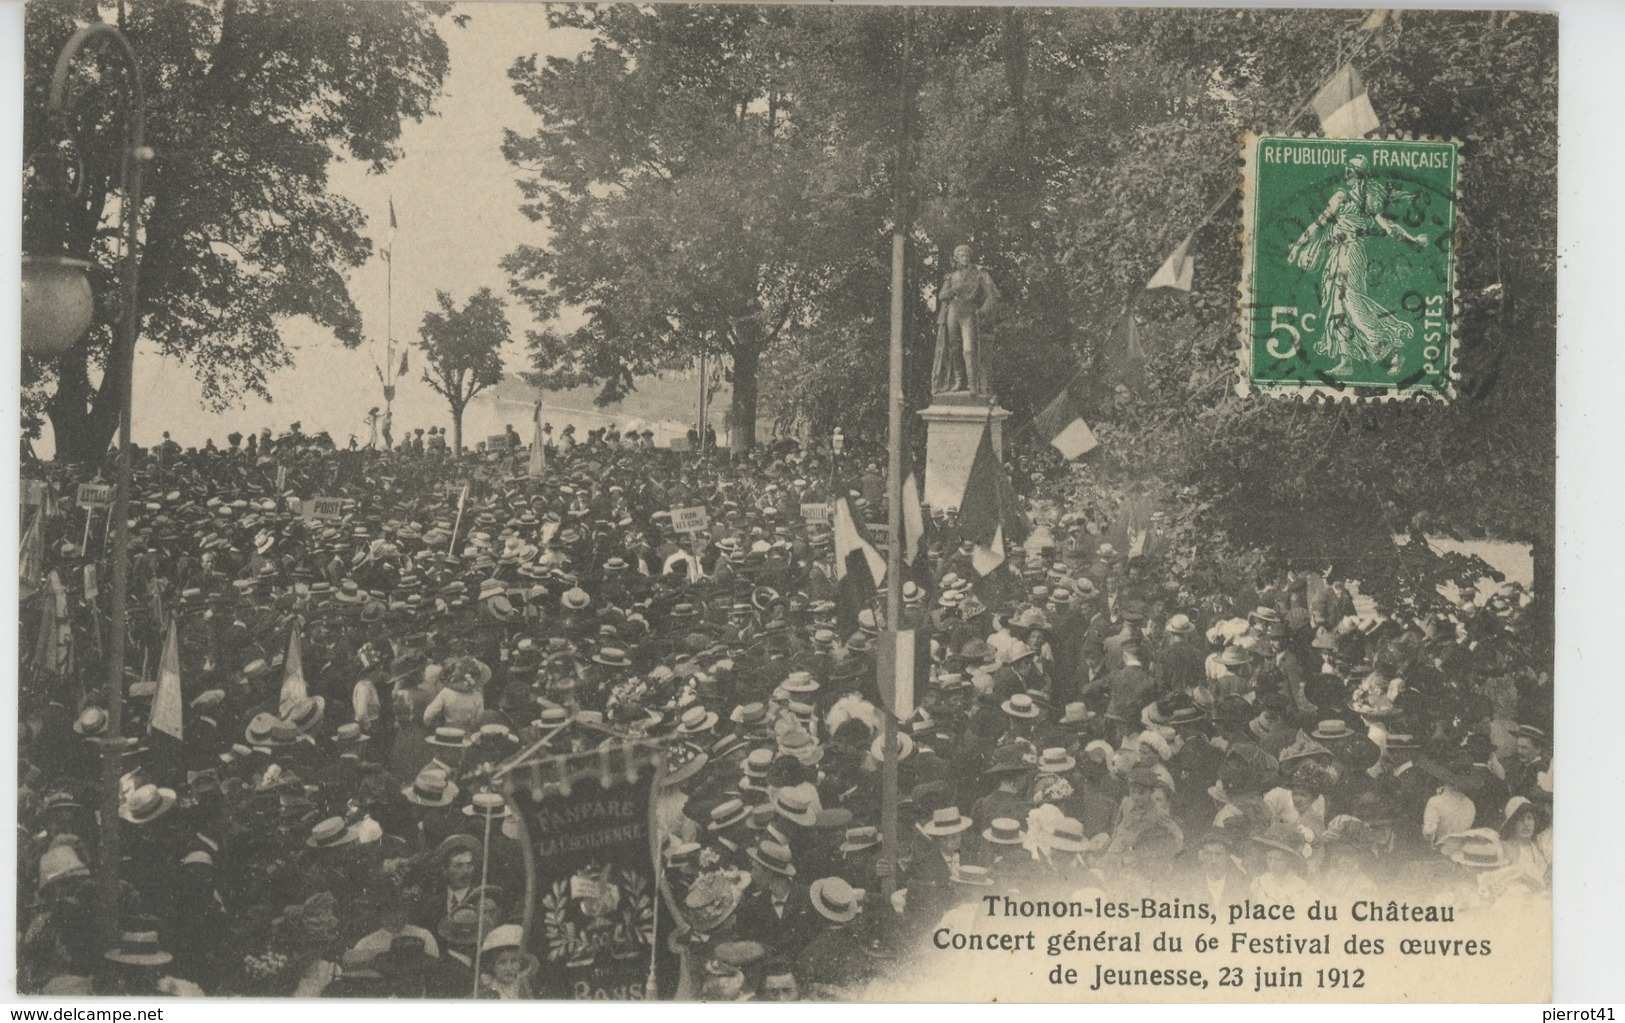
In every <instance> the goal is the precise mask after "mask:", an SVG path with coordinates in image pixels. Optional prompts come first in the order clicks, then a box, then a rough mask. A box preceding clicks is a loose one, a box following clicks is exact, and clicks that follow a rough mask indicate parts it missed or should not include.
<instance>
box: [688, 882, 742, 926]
mask: <svg viewBox="0 0 1625 1023" xmlns="http://www.w3.org/2000/svg"><path fill="white" fill-rule="evenodd" d="M739 895H740V892H739V889H737V888H735V887H734V885H733V882H732V881H730V880H729V879H728V877H727V876H725V875H723V874H721V873H714V874H702V875H701V876H700V877H699V878H698V879H697V880H696V881H695V882H694V884H693V885H691V886H690V887H689V889H688V894H687V895H685V896H684V897H683V905H684V907H685V908H686V909H687V910H688V912H687V913H686V914H684V917H685V922H686V923H687V924H688V925H689V926H690V927H692V928H694V930H696V931H698V932H699V933H701V934H708V933H710V932H711V931H713V930H715V929H716V928H717V927H719V926H721V925H722V924H723V923H725V922H726V921H727V920H728V918H729V917H731V916H733V914H734V910H736V909H738V908H739Z"/></svg>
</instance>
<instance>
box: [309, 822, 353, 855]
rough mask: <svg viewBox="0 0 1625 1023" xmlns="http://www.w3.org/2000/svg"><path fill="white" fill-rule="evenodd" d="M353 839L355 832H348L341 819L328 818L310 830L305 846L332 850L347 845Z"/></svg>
mask: <svg viewBox="0 0 1625 1023" xmlns="http://www.w3.org/2000/svg"><path fill="white" fill-rule="evenodd" d="M355 837H356V836H355V832H354V831H351V830H350V827H349V825H348V824H346V823H345V820H344V818H343V817H329V818H327V819H326V820H323V821H320V822H318V823H317V824H316V825H315V826H314V827H312V828H311V829H310V836H309V837H307V838H306V839H305V844H306V845H308V846H310V847H311V848H312V849H332V848H336V847H338V846H341V845H349V844H350V843H351V842H354V841H355Z"/></svg>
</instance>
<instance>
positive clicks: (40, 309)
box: [22, 256, 95, 358]
mask: <svg viewBox="0 0 1625 1023" xmlns="http://www.w3.org/2000/svg"><path fill="white" fill-rule="evenodd" d="M89 269H90V263H88V262H87V261H85V260H83V259H72V258H70V257H68V256H24V257H23V324H22V343H23V348H24V349H26V350H27V351H29V352H32V353H33V354H35V355H38V356H40V357H42V358H55V357H56V356H58V355H61V354H62V353H63V352H64V351H66V350H67V349H68V348H69V347H71V346H72V345H73V343H74V342H75V341H78V340H79V339H80V338H81V337H84V336H85V331H87V330H89V329H90V318H91V316H92V314H94V312H95V300H94V298H93V297H92V296H91V294H90V279H89V278H88V277H86V276H85V271H86V270H89Z"/></svg>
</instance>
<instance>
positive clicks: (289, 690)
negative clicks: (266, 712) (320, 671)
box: [277, 619, 310, 717]
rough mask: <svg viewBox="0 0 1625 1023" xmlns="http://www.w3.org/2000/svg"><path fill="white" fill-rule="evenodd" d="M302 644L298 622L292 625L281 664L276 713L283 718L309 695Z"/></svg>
mask: <svg viewBox="0 0 1625 1023" xmlns="http://www.w3.org/2000/svg"><path fill="white" fill-rule="evenodd" d="M303 647H304V642H303V640H301V639H300V636H299V622H298V620H297V619H296V620H295V621H294V623H293V631H292V632H291V633H289V634H288V656H287V659H286V660H285V661H283V663H282V695H281V696H280V697H279V698H278V699H277V713H279V714H281V715H282V716H283V717H287V716H288V711H290V710H292V709H293V705H294V704H296V703H298V702H299V701H300V700H303V699H305V698H306V697H307V696H309V695H310V689H309V688H308V687H307V686H306V685H305V656H304V651H303Z"/></svg>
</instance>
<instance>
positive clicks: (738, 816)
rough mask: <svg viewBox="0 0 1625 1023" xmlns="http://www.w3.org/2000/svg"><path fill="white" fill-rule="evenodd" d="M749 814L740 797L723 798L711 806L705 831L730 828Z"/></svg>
mask: <svg viewBox="0 0 1625 1023" xmlns="http://www.w3.org/2000/svg"><path fill="white" fill-rule="evenodd" d="M749 814H750V809H749V808H748V807H747V806H745V803H744V801H743V800H741V799H724V800H723V801H722V802H720V803H718V804H717V805H716V806H713V807H712V808H711V813H710V814H709V816H710V820H708V821H707V822H706V824H705V830H707V831H721V830H722V829H723V828H731V827H733V826H734V825H735V824H738V823H739V822H741V821H743V820H744V819H745V818H746V817H747V816H749Z"/></svg>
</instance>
